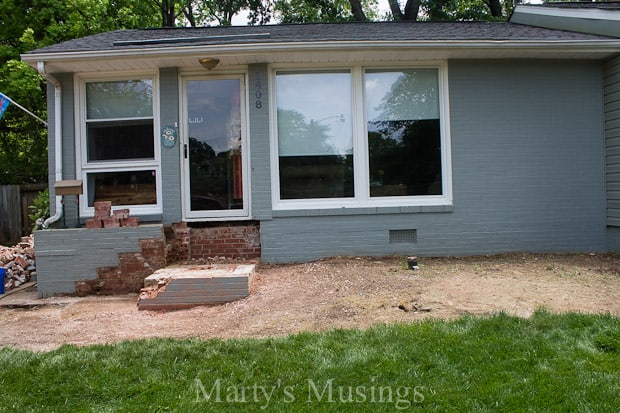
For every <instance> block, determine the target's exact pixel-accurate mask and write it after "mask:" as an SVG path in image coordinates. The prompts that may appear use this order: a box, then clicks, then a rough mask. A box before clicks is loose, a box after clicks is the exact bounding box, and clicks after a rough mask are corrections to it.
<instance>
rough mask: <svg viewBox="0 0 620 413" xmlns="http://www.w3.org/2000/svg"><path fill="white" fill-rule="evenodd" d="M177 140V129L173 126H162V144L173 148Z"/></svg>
mask: <svg viewBox="0 0 620 413" xmlns="http://www.w3.org/2000/svg"><path fill="white" fill-rule="evenodd" d="M176 142H177V130H176V129H175V128H174V127H173V126H169V125H167V126H164V127H163V128H161V144H162V146H163V147H164V148H172V147H173V146H174V144H175V143H176Z"/></svg>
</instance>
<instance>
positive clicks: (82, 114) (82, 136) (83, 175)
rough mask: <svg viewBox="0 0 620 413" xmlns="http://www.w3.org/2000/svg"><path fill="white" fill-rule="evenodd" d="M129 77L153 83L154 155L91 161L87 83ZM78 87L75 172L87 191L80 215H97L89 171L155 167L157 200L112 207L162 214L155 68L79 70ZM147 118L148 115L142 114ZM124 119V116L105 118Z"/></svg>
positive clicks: (153, 168) (140, 212) (81, 203)
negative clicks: (105, 72)
mask: <svg viewBox="0 0 620 413" xmlns="http://www.w3.org/2000/svg"><path fill="white" fill-rule="evenodd" d="M128 80H150V81H151V82H152V85H153V145H154V148H153V149H154V150H153V159H141V160H119V161H91V162H89V161H88V153H87V150H88V145H87V142H86V138H87V133H86V129H87V115H86V84H87V83H91V82H110V81H128ZM74 87H75V104H76V107H75V113H76V117H75V119H76V120H75V122H76V124H75V132H76V133H75V158H76V159H75V162H76V176H78V177H80V179H82V182H83V185H84V191H83V192H84V193H83V194H82V195H80V211H79V213H80V217H84V218H88V217H92V216H93V215H94V212H95V211H94V210H95V209H94V207H89V206H88V189H89V188H88V179H87V174H89V173H100V172H103V173H106V172H112V173H114V172H132V171H146V170H148V171H151V170H154V171H155V191H156V196H157V203H156V204H149V205H144V204H142V205H118V206H113V209H125V208H128V209H129V210H130V212H131V214H132V215H161V214H162V184H161V145H160V144H159V130H160V124H159V78H158V75H157V73H156V72H124V73H120V74H115V75H113V76H112V75H110V76H106V75H101V74H88V73H86V74H84V73H82V74H79V75H78V76H76V77H75V80H74ZM142 119H145V118H142ZM106 120H124V119H106Z"/></svg>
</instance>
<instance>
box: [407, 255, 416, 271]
mask: <svg viewBox="0 0 620 413" xmlns="http://www.w3.org/2000/svg"><path fill="white" fill-rule="evenodd" d="M407 267H409V269H410V270H417V269H418V268H419V267H418V257H407Z"/></svg>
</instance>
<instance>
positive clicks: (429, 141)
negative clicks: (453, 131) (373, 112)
mask: <svg viewBox="0 0 620 413" xmlns="http://www.w3.org/2000/svg"><path fill="white" fill-rule="evenodd" d="M368 157H369V168H370V196H372V197H380V196H412V195H441V193H442V191H441V144H440V132H439V119H432V120H401V121H383V122H370V123H369V125H368Z"/></svg>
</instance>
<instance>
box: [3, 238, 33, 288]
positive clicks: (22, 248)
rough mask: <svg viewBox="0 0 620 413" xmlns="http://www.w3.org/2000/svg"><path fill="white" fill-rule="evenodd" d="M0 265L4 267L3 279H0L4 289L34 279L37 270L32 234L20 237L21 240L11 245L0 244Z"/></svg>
mask: <svg viewBox="0 0 620 413" xmlns="http://www.w3.org/2000/svg"><path fill="white" fill-rule="evenodd" d="M0 267H3V268H5V269H6V271H5V275H4V280H2V282H3V283H4V289H5V291H8V290H10V289H12V288H15V287H19V286H20V285H22V284H25V283H27V282H29V281H31V280H36V277H37V270H36V266H35V260H34V240H33V238H32V235H31V236H29V237H22V239H21V242H20V243H19V244H17V245H15V246H13V247H3V246H2V245H0Z"/></svg>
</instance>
